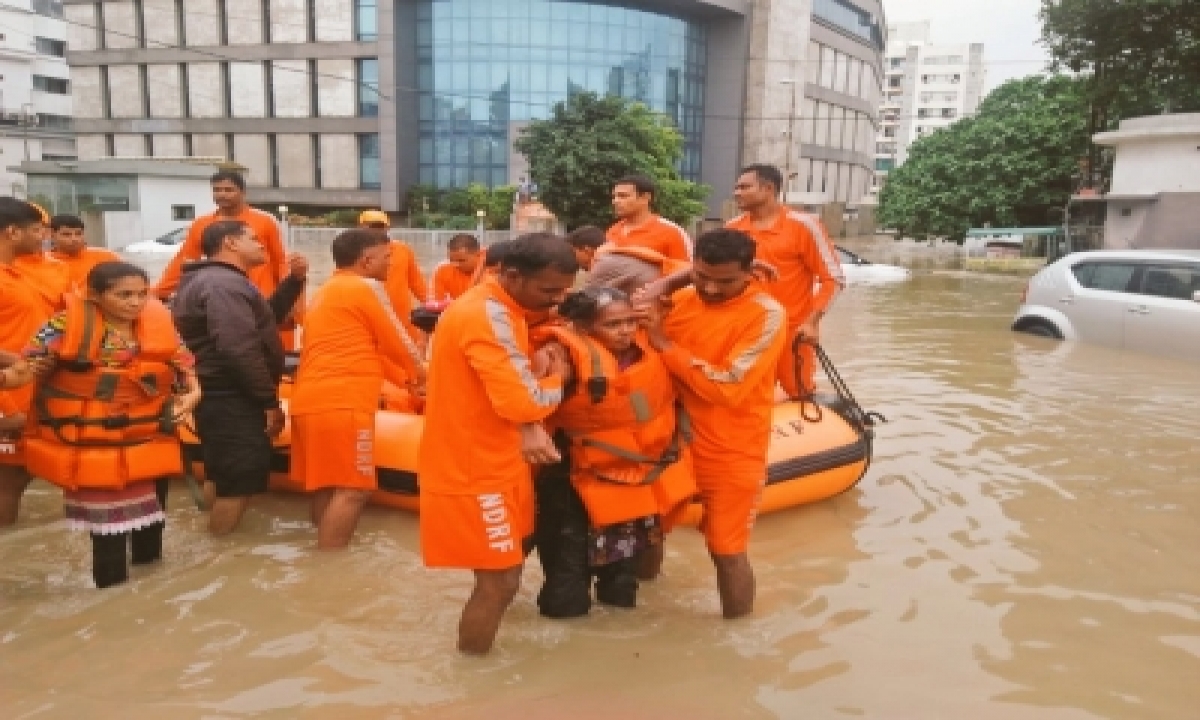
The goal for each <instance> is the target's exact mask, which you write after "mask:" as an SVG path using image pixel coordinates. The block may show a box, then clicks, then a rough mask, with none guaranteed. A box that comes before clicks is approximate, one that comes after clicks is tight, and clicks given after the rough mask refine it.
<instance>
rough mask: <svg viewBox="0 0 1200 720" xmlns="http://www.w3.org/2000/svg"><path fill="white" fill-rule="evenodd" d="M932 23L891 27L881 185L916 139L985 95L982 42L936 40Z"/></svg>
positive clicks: (878, 154) (878, 164) (879, 143)
mask: <svg viewBox="0 0 1200 720" xmlns="http://www.w3.org/2000/svg"><path fill="white" fill-rule="evenodd" d="M929 26H930V24H929V21H924V22H916V23H897V24H894V25H892V26H890V27H889V28H888V45H887V54H886V56H885V58H884V67H885V75H884V77H885V81H884V85H883V93H884V94H883V103H882V104H881V105H880V108H879V136H878V138H877V139H876V147H875V168H876V175H877V182H876V187H877V188H878V187H881V186H882V184H883V181H884V179H885V178H886V177H887V174H888V172H889V171H890V170H892V169H893V168H895V167H898V166H900V165H902V164H904V161H905V160H906V159H907V158H908V148H909V146H910V145H912V143H913V142H915V141H917V140H919V139H920V138H922V137H924V136H925V135H928V134H929V133H931V132H935V131H937V130H940V129H942V128H944V127H946V126H948V125H951V124H953V123H954V122H956V121H958V120H959V119H961V118H964V117H968V116H970V115H973V114H974V113H975V110H976V109H977V108H978V107H979V102H980V101H981V100H982V99H983V87H984V82H985V80H986V75H987V70H986V67H985V65H984V59H983V45H982V44H980V43H969V44H957V45H935V44H933V43H931V42H930V40H929V36H930V33H929Z"/></svg>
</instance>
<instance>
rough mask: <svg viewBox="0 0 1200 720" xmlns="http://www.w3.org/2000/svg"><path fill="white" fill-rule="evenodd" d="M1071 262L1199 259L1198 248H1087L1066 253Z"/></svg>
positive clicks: (1199, 251)
mask: <svg viewBox="0 0 1200 720" xmlns="http://www.w3.org/2000/svg"><path fill="white" fill-rule="evenodd" d="M1064 259H1065V260H1069V261H1070V262H1072V263H1077V262H1082V261H1084V260H1184V261H1200V250H1192V249H1176V248H1147V249H1140V250H1089V251H1087V252H1077V253H1072V254H1070V255H1068V256H1067V257H1066V258H1064Z"/></svg>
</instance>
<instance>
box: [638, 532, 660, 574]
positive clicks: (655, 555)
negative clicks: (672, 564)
mask: <svg viewBox="0 0 1200 720" xmlns="http://www.w3.org/2000/svg"><path fill="white" fill-rule="evenodd" d="M666 554H667V538H665V537H664V538H663V539H662V541H661V542H659V543H658V544H657V545H651V546H650V547H648V548H646V549H645V550H643V551H642V556H641V557H640V558H638V568H637V579H638V580H653V579H654V578H656V577H658V574H659V573H660V572H662V564H663V556H664V555H666Z"/></svg>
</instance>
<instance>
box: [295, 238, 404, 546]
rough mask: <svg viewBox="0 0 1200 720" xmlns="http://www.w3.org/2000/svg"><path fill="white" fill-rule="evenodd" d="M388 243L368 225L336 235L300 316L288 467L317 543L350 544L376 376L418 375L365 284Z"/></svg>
mask: <svg viewBox="0 0 1200 720" xmlns="http://www.w3.org/2000/svg"><path fill="white" fill-rule="evenodd" d="M393 247H394V246H393V244H392V243H390V242H389V241H388V239H387V236H386V235H383V234H382V233H379V232H377V231H374V230H367V229H362V228H359V229H354V230H347V231H345V232H343V233H341V234H340V235H338V236H337V238H335V239H334V241H333V245H332V247H331V250H332V253H333V262H334V265H335V266H336V268H337V270H336V271H335V272H334V274H333V276H332V277H331V278H330V279H329V281H328V282H326V283H325V285H324V286H323V287H322V288H321V289H320V290H319V291H317V293H316V294H315V295H314V297H313V300H312V303H311V304H310V307H309V310H308V314H307V316H306V318H307V322H306V325H305V332H304V348H303V349H302V350H301V352H300V368H299V370H298V371H297V373H296V382H295V387H294V390H293V392H292V399H291V406H290V410H291V417H292V467H291V472H292V478H293V479H294V480H296V481H297V482H299V483H300V484H301V485H302V486H303V487H304V489H305V490H307V491H310V492H313V493H315V494H314V495H313V510H312V515H313V524H315V525H316V526H317V547H318V548H320V549H330V550H332V549H340V548H344V547H346V546H347V545H348V544H349V543H350V539H351V538H352V537H353V535H354V529H355V527H356V526H357V525H358V519H359V516H360V515H361V514H362V510H363V507H364V506H365V505H366V503H367V499H368V498H369V497H370V495H371V493H372V492H374V491H375V490H376V489H377V487H378V483H377V480H376V475H375V457H374V448H375V411H376V410H377V409H378V408H379V398H380V390H381V388H382V386H383V381H384V378H385V377H386V378H387V379H388V380H389V381H391V382H392V384H394V385H397V386H400V387H405V386H409V387H413V386H417V385H420V384H421V383H423V382H424V369H423V368H422V367H421V366H420V365H419V364H418V363H417V361H416V359H415V358H414V357H413V356H412V355H411V354H410V352H409V349H408V347H407V346H406V345H405V343H404V341H403V340H402V339H401V332H402V331H401V330H400V329H399V328H397V326H396V325H395V324H394V323H393V321H392V319H391V318H390V317H389V316H388V313H387V311H386V309H385V308H384V306H383V304H382V303H381V302H380V300H379V298H378V297H377V296H376V294H375V290H374V289H372V287H371V285H370V283H369V282H368V279H369V278H370V279H375V280H380V281H384V280H386V279H387V274H388V272H389V271H390V268H391V267H393V264H392V262H391V253H392V249H393ZM397 369H402V370H403V372H404V375H403V376H401V375H399V374H397V372H396V370H397Z"/></svg>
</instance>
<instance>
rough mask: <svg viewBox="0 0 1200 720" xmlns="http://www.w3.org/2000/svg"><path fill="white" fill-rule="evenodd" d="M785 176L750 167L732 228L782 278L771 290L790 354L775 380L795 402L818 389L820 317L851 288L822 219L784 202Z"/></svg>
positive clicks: (738, 189)
mask: <svg viewBox="0 0 1200 720" xmlns="http://www.w3.org/2000/svg"><path fill="white" fill-rule="evenodd" d="M782 188H783V175H782V174H781V173H780V172H779V168H777V167H775V166H773V165H751V166H749V167H747V168H745V169H743V170H742V171H741V173H740V174H739V175H738V179H737V184H736V185H734V188H733V198H734V200H735V201H736V202H737V205H738V208H739V209H740V210H741V211H742V214H741V215H739V216H738V217H736V218H734V219H733V220H731V221H730V222H729V223H728V225H727V227H730V228H733V229H734V230H740V231H742V232H744V233H746V234H747V235H749V236H750V237H752V238H753V239H754V242H755V243H756V244H757V246H758V250H757V252H758V259H759V260H763V261H765V262H767V263H768V264H770V265H772V266H773V267H774V268H775V270H776V272H777V273H778V279H777V280H776V281H775V282H773V283H771V284H770V285H768V286H767V289H768V291H769V292H770V293H771V295H772V297H774V298H775V299H776V300H778V301H779V303H780V304H781V305H783V307H784V308H785V309H786V310H787V314H788V326H787V334H788V349H787V350H786V351H785V352H784V353H783V355H782V356H781V357H780V363H779V367H778V368H777V371H776V378H777V379H778V380H779V383H780V384H781V385H782V386H783V389H784V390H785V391H786V392H787V394H788V395H789V396H790V397H799V396H801V395H809V394H811V393H812V392H813V390H815V389H816V381H815V379H814V375H815V373H816V369H817V357H816V352H815V350H814V347H813V346H814V344H816V343H818V342H819V341H820V339H821V318H823V317H824V316H825V312H826V311H827V310H828V309H829V305H830V303H832V302H833V299H834V298H835V297H837V294H838V293H839V292H840V291H841V290H842V289H843V288H844V287H845V286H846V276H845V273H843V272H842V265H841V262H840V261H839V260H838V254H837V248H835V247H834V245H833V243H832V242H831V241H830V239H829V237H828V234H827V233H826V232H825V228H824V227H823V226H822V225H821V222H820V220H818V219H817V218H815V217H813V216H811V215H807V214H805V213H801V212H797V211H795V210H791V209H789V208H788V207H787V206H785V205H783V204H782V203H780V202H779V192H780V190H781V189H782ZM796 338H799V339H800V340H802V341H803V342H801V344H800V353H801V364H802V367H803V376H802V377H800V378H797V377H796V361H795V356H794V355H793V353H792V350H791V348H792V342H793V340H795V339H796Z"/></svg>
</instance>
